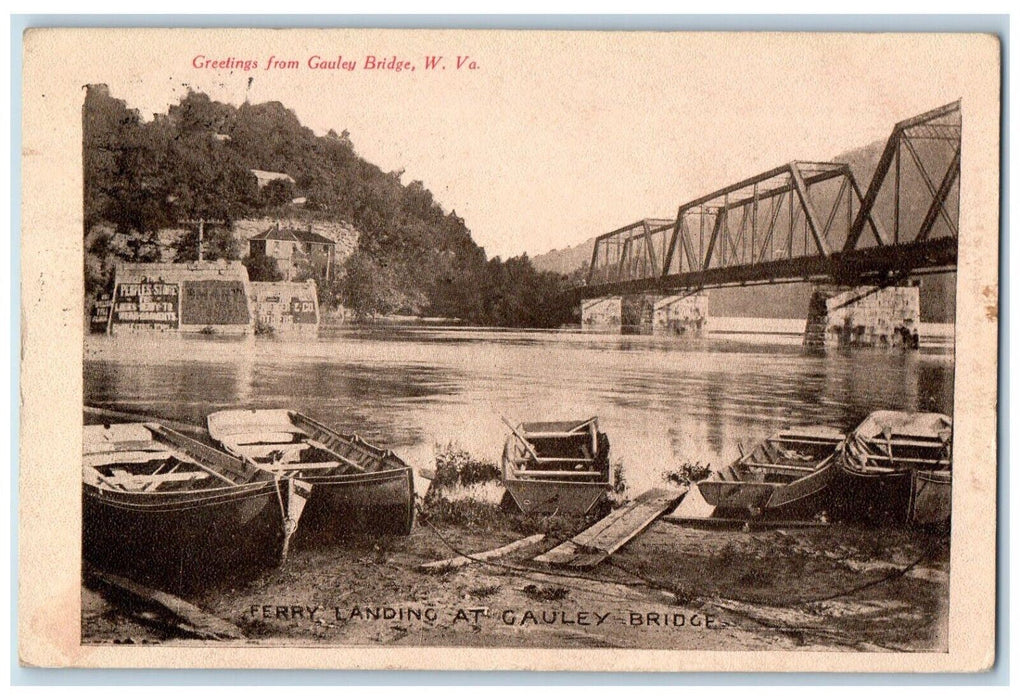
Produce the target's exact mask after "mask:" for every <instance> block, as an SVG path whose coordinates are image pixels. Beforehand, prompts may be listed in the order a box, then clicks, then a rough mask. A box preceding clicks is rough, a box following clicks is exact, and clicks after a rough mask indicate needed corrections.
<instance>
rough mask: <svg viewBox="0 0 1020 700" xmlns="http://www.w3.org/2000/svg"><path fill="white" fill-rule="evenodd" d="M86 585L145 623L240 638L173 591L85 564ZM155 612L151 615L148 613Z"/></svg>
mask: <svg viewBox="0 0 1020 700" xmlns="http://www.w3.org/2000/svg"><path fill="white" fill-rule="evenodd" d="M83 573H84V577H85V582H86V585H88V586H89V587H91V588H98V589H100V590H101V591H102V592H103V593H105V594H106V595H107V596H109V598H110V599H112V600H114V601H116V602H117V603H118V604H120V605H121V612H123V613H125V614H127V615H129V616H131V617H132V618H134V619H136V620H138V621H139V622H142V623H143V624H147V625H154V626H157V627H161V628H164V629H169V630H171V631H172V632H173V633H174V634H177V635H179V636H183V637H192V638H194V639H206V640H218V639H243V638H244V632H242V631H241V629H240V628H239V627H237V626H236V625H234V624H233V623H231V622H228V621H227V620H224V619H222V618H219V617H216V616H215V615H212V614H210V613H207V612H205V611H204V610H202V609H200V608H198V607H196V606H194V605H192V604H191V603H189V602H187V601H186V600H182V599H181V598H178V597H177V596H175V595H171V594H170V593H166V592H165V591H160V590H157V589H155V588H150V587H148V586H145V585H143V584H141V583H138V582H136V581H132V580H131V579H128V578H124V577H123V576H117V575H116V574H111V573H108V572H106V571H100V570H99V569H96V568H94V567H91V566H88V565H87V564H86V565H85V569H84V572H83ZM147 613H153V614H155V618H153V617H152V615H151V614H147Z"/></svg>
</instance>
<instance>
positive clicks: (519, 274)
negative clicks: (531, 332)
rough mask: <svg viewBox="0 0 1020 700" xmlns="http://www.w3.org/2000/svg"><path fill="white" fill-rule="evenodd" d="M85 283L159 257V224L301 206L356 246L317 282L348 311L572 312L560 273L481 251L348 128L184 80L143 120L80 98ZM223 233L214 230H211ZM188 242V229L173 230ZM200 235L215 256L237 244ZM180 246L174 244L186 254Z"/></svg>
mask: <svg viewBox="0 0 1020 700" xmlns="http://www.w3.org/2000/svg"><path fill="white" fill-rule="evenodd" d="M82 125H83V162H84V224H85V225H84V236H85V245H86V261H85V277H86V289H87V290H88V291H89V292H90V293H95V291H97V290H99V289H102V288H104V287H105V286H107V285H109V283H110V281H111V278H112V269H113V265H114V264H115V262H116V261H117V260H134V261H145V260H156V259H160V257H161V256H162V255H163V254H164V253H165V251H164V250H163V248H164V247H165V242H164V241H163V240H162V239H161V237H160V235H159V233H160V232H161V231H166V230H167V229H180V228H182V227H187V226H188V225H190V224H189V222H194V221H196V220H199V219H205V220H207V221H220V222H224V224H221V225H220V226H219V227H218V228H216V229H212V230H211V231H210V235H211V236H216V235H224V234H223V233H222V232H226V234H225V235H228V236H229V232H230V227H231V222H233V221H236V220H238V219H242V218H258V217H264V216H269V217H271V216H273V215H278V214H280V213H281V211H283V210H286V211H285V212H284V213H285V214H286V215H287V216H293V215H294V214H295V212H294V211H293V209H294V206H295V205H292V204H290V201H291V199H292V198H294V197H295V196H301V197H303V198H304V201H303V203H302V204H301V205H300V208H301V209H302V212H301V214H302V216H305V217H308V218H312V219H318V220H326V221H335V222H350V223H351V224H353V225H354V226H355V227H356V228H357V229H358V231H359V232H360V236H359V239H358V250H357V251H356V252H355V253H354V254H353V255H351V256H350V257H349V258H348V259H347V261H346V262H345V264H344V268H343V269H342V270H341V273H340V275H339V276H338V278H337V279H336V280H335V281H334V282H333V283H332V285H330V287H331V288H330V289H328V290H323V291H324V292H325V294H324V298H325V299H326V300H327V301H333V300H336V301H339V302H342V303H344V305H345V306H347V307H349V308H351V309H354V310H355V311H357V312H359V313H364V314H374V313H389V312H401V313H416V314H417V313H420V314H428V315H436V316H447V317H456V318H461V319H464V320H465V321H468V322H474V323H483V324H498V325H512V326H555V325H559V324H560V323H563V322H564V321H566V320H569V319H568V318H567V317H566V315H565V311H566V310H564V309H561V308H559V306H558V305H557V304H555V303H552V300H553V299H554V298H555V297H556V296H557V295H558V293H559V291H560V288H561V286H562V280H561V277H560V276H559V275H556V274H553V273H540V272H536V271H535V269H534V268H533V267H532V265H531V263H530V261H529V260H528V259H527V257H526V256H522V257H520V258H514V259H511V260H507V261H505V262H504V261H501V260H500V259H499V258H495V259H493V260H487V259H486V255H485V251H484V249H482V248H481V247H480V246H478V245H477V244H476V243H475V242H474V240H473V239H472V237H471V231H470V230H469V229H468V227H467V225H466V224H465V222H464V220H463V219H461V218H460V217H458V216H457V214H456V212H452V211H451V212H449V213H446V212H444V211H443V209H442V207H441V206H440V204H439V203H438V202H436V201H435V199H434V198H433V196H432V193H431V192H430V191H429V190H428V189H426V188H425V186H424V185H423V183H421V182H420V181H413V182H410V183H407V184H404V183H403V182H401V176H402V173H401V172H396V173H386V172H383V171H382V170H381V169H380V168H378V167H377V166H375V165H373V164H372V163H369V162H368V161H366V160H365V159H363V158H361V157H360V156H359V155H358V154H357V152H356V151H355V148H354V144H353V143H352V142H351V138H350V135H349V134H348V133H347V132H346V131H341V132H340V133H339V134H338V133H337V132H336V131H333V130H331V131H329V132H328V133H327V134H325V135H323V136H317V135H316V134H315V133H314V132H313V131H312V130H311V129H309V128H307V127H305V126H302V124H301V122H300V121H299V119H298V118H297V115H295V114H294V112H293V111H291V110H290V109H288V108H287V107H285V106H284V105H282V104H281V103H279V102H267V103H263V104H249V103H247V102H246V103H244V104H242V105H241V106H239V107H235V106H233V105H229V104H224V103H220V102H215V101H213V100H210V99H209V97H208V96H206V95H204V94H202V93H196V92H191V93H189V94H188V95H187V96H186V97H184V98H182V99H181V101H180V104H177V105H173V106H172V107H170V109H169V110H168V112H167V113H166V114H159V115H155V117H154V118H153V119H152V120H150V121H146V120H143V119H142V118H141V115H140V114H139V113H138V112H137V111H136V110H132V109H129V108H128V107H127V105H126V104H125V103H124V101H123V100H119V99H117V98H115V97H114V96H112V95H111V94H110V92H109V90H108V89H107V88H106V86H103V85H93V86H89V88H88V90H87V92H86V97H85V102H84V105H83V108H82ZM252 170H265V171H271V172H276V173H286V174H287V175H289V176H290V177H291V178H292V179H293V180H294V183H293V184H291V183H289V182H287V183H284V182H280V183H276V182H274V183H271V185H268V186H265V187H263V188H262V189H261V190H260V189H259V186H258V181H257V178H256V177H255V175H254V174H253V173H252ZM217 231H219V232H221V233H220V234H217V233H216V232H217ZM181 238H182V241H181V242H182V245H185V246H187V245H192V246H193V245H194V243H193V242H192V240H193V238H194V236H191V237H185V236H182V237H181ZM239 248H240V247H239V246H231V245H230V244H229V242H227V243H224V244H222V245H218V244H217V242H216V241H215V240H213V241H211V242H210V247H209V249H210V250H213V251H216V253H217V254H219V255H221V256H223V257H236V256H239V255H240V254H242V253H243V251H242V250H240V249H239ZM186 255H187V252H186V251H185V253H184V254H183V256H182V254H181V252H180V251H178V253H177V257H178V259H182V258H185V259H186Z"/></svg>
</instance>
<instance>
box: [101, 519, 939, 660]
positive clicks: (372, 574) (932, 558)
mask: <svg viewBox="0 0 1020 700" xmlns="http://www.w3.org/2000/svg"><path fill="white" fill-rule="evenodd" d="M434 505H435V504H433V506H434ZM428 512H429V511H428V510H426V513H428ZM583 525H584V523H573V524H571V523H568V522H564V521H563V520H562V519H559V520H551V519H545V520H542V519H534V518H531V519H529V518H522V517H520V516H512V515H506V514H505V513H503V511H501V510H500V509H499V508H498V506H493V505H491V504H488V503H474V502H472V503H471V505H470V506H469V507H464V506H463V505H457V504H456V503H454V504H453V505H452V506H451V504H450V503H449V502H446V506H445V508H440V509H436V508H435V507H433V509H432V514H431V515H428V516H426V517H419V518H418V521H417V523H416V525H415V527H414V530H413V532H412V533H411V535H409V536H407V537H374V538H367V537H366V538H357V537H356V538H353V539H349V540H346V541H342V542H333V543H323V542H309V541H306V540H302V539H300V538H298V539H296V540H295V542H294V546H293V548H292V552H291V556H290V559H289V560H288V562H287V564H286V566H285V567H283V568H281V569H275V570H270V571H264V572H262V573H261V574H260V575H257V576H255V577H254V578H249V579H246V580H244V581H235V582H230V581H226V582H219V583H216V584H213V585H210V586H209V587H207V588H205V589H204V590H202V591H201V592H199V593H193V594H189V595H188V596H186V597H187V600H188V601H189V602H191V603H193V604H195V605H196V606H198V607H199V608H201V609H203V610H205V611H207V612H209V613H212V614H213V615H216V616H217V617H220V618H222V619H224V620H227V621H229V622H230V623H232V624H234V625H236V626H237V627H238V628H239V629H240V630H241V631H242V633H243V638H242V639H240V640H237V641H234V642H230V643H241V644H257V645H291V646H295V645H297V646H300V645H304V646H309V645H409V646H417V645H425V646H494V647H505V646H522V647H532V646H533V647H624V648H649V649H652V648H672V649H727V650H754V649H787V650H793V649H801V650H841V649H842V650H857V651H931V650H941V651H944V650H945V649H946V645H947V620H948V616H947V614H946V613H947V610H946V605H947V601H948V599H949V596H948V586H949V547H948V544H947V540H946V538H945V537H944V536H943V535H940V534H938V533H932V532H923V531H917V530H910V529H906V528H899V527H893V526H884V527H864V526H858V525H846V524H833V525H829V526H825V527H813V528H800V529H798V528H792V527H789V528H782V527H780V528H765V529H760V530H754V531H747V530H746V529H742V528H740V527H739V526H727V527H719V526H715V527H711V528H709V527H705V526H703V525H698V526H691V525H678V524H675V523H672V522H666V521H663V520H659V521H657V522H655V523H653V524H652V526H651V527H650V528H649V529H648V530H647V531H645V532H644V533H643V534H641V535H640V536H638V537H637V538H636V539H634V540H633V541H632V542H630V543H629V544H628V545H626V546H625V547H624V548H623V549H621V550H620V551H618V552H617V553H616V554H614V555H613V556H612V557H611V558H609V559H608V560H607V561H605V562H604V563H602V564H600V565H599V566H597V567H596V568H594V569H591V570H587V571H575V570H565V569H556V568H552V567H547V566H543V565H541V564H538V563H536V562H534V561H531V559H532V558H533V557H534V556H536V555H538V554H540V553H541V552H544V551H546V550H548V549H550V548H552V547H553V546H554V545H555V544H556V543H558V542H559V541H562V540H563V539H565V538H567V537H568V536H570V535H571V534H574V532H576V531H577V529H576V528H582V527H583ZM572 528H574V529H573V532H572V531H571V529H572ZM535 532H544V533H547V536H546V538H545V540H543V541H542V542H540V543H537V544H533V545H530V546H528V547H527V548H524V549H520V550H518V551H516V552H514V553H513V554H511V555H509V556H507V557H504V558H501V559H499V560H497V561H493V562H488V563H480V562H479V563H472V564H470V565H469V566H466V567H463V568H461V569H458V570H448V571H439V572H431V573H426V572H423V571H421V570H420V569H419V567H420V566H421V565H422V564H425V563H427V562H431V561H436V560H440V559H446V558H448V557H452V556H455V554H456V553H461V552H466V553H471V552H481V551H485V550H489V549H492V548H495V547H499V546H501V545H505V544H507V543H509V542H512V541H515V540H517V539H520V538H521V537H524V536H526V535H530V534H533V533H535ZM82 600H83V617H82V629H83V639H84V641H85V643H97V644H103V643H163V644H166V643H188V642H187V641H186V640H185V639H183V638H181V637H180V636H175V635H174V634H173V633H172V632H167V631H166V630H158V629H153V628H152V626H150V625H146V624H145V623H144V621H139V619H138V618H137V617H132V616H129V615H127V614H126V613H125V612H124V611H123V610H122V609H121V608H120V607H119V606H117V605H115V604H112V603H111V602H110V601H108V600H107V599H106V598H104V596H103V595H102V594H101V593H99V592H97V591H94V590H91V589H89V588H86V587H84V586H83V593H82Z"/></svg>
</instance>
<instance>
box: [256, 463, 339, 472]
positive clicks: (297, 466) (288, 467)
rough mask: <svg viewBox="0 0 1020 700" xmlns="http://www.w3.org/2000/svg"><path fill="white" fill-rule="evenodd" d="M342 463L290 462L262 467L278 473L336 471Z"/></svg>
mask: <svg viewBox="0 0 1020 700" xmlns="http://www.w3.org/2000/svg"><path fill="white" fill-rule="evenodd" d="M341 464H342V462H289V463H279V462H278V463H276V464H263V465H260V466H261V467H262V468H263V469H265V470H266V471H271V472H277V471H305V470H309V471H312V470H320V469H336V468H337V467H339V466H341Z"/></svg>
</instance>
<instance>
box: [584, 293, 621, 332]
mask: <svg viewBox="0 0 1020 700" xmlns="http://www.w3.org/2000/svg"><path fill="white" fill-rule="evenodd" d="M622 322H623V297H597V298H594V299H582V300H581V329H582V330H585V331H595V332H599V333H619V332H620V329H621V323H622Z"/></svg>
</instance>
